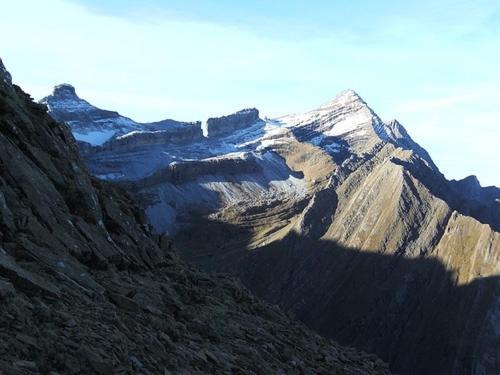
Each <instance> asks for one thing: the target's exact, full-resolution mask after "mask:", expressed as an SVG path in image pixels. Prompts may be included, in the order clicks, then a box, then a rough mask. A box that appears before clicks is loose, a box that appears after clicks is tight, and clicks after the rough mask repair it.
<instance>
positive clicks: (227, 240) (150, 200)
mask: <svg viewBox="0 0 500 375" xmlns="http://www.w3.org/2000/svg"><path fill="white" fill-rule="evenodd" d="M48 110H49V113H50V114H52V115H53V116H54V117H56V118H58V116H59V114H57V113H54V112H52V111H51V109H50V107H49V108H48ZM67 112H68V111H67ZM69 112H76V113H77V112H78V111H77V109H75V110H73V109H72V110H71V111H69ZM256 116H257V117H256ZM258 116H259V114H258V112H256V110H243V111H240V112H237V113H235V114H233V115H226V116H222V117H220V118H217V119H209V121H207V125H209V129H208V130H209V131H208V137H203V138H200V139H196V140H193V141H186V142H184V143H183V144H179V143H176V142H168V141H167V142H164V143H162V142H159V141H158V139H155V140H151V141H146V142H145V143H137V144H136V145H135V146H133V147H129V148H121V149H112V148H109V147H108V145H111V144H112V142H113V140H110V141H108V142H106V143H104V144H102V145H99V146H90V147H87V146H85V147H82V146H81V149H82V150H83V151H84V154H83V155H84V159H85V162H86V165H87V167H88V168H89V170H90V172H91V173H92V174H93V175H95V176H97V177H99V178H101V179H105V180H113V181H114V182H115V183H117V184H118V185H121V186H122V187H124V188H126V189H128V191H129V192H131V193H132V195H133V197H134V199H135V200H136V201H137V202H139V204H140V205H141V206H142V207H143V208H144V209H145V211H146V214H147V217H148V220H149V222H150V223H151V224H152V225H153V227H154V230H155V232H156V233H159V234H161V233H168V234H169V235H171V236H173V237H174V242H175V244H176V246H177V247H178V248H179V250H180V253H181V256H182V257H183V258H184V259H185V260H187V261H189V262H194V263H195V264H197V265H199V266H200V267H201V268H202V269H204V270H206V271H210V272H215V271H217V272H219V271H222V272H228V273H231V274H233V275H235V276H237V277H239V278H240V279H241V281H242V282H243V284H244V285H245V286H246V287H247V288H249V289H250V290H251V291H252V292H254V293H256V294H257V295H258V296H259V297H261V298H263V299H264V300H266V301H268V302H270V303H273V304H278V305H279V306H281V307H282V308H283V309H285V310H287V311H291V312H292V313H293V314H294V315H295V316H296V317H297V318H298V319H300V320H301V321H303V322H304V323H306V325H308V326H309V327H311V328H313V329H314V330H316V331H317V332H319V333H321V334H322V335H324V336H327V337H331V338H334V339H335V340H337V341H338V342H340V343H341V344H344V345H348V346H353V347H356V348H358V349H361V350H364V351H367V352H373V353H376V354H378V355H379V356H380V357H381V358H382V359H383V360H385V361H387V362H388V363H389V364H390V366H391V368H392V370H394V371H395V372H397V373H401V374H490V373H496V372H498V369H499V368H500V346H499V337H500V334H499V332H500V328H499V327H500V318H499V316H500V234H499V230H500V221H499V220H500V189H499V188H497V187H493V186H492V187H482V186H481V185H480V184H479V182H478V181H477V178H475V177H474V176H470V177H467V178H465V179H463V180H460V181H448V180H447V179H446V178H445V177H444V176H443V174H442V173H441V172H440V170H439V169H438V167H437V166H436V165H435V163H434V162H433V160H432V159H431V157H430V155H429V154H428V153H427V151H426V150H425V149H424V148H423V147H421V146H420V145H418V144H417V143H416V142H415V141H414V140H413V139H412V138H411V137H410V135H409V134H408V132H407V131H406V130H405V128H404V127H403V125H401V123H399V122H398V121H397V120H393V121H390V122H384V121H382V120H381V119H380V118H379V117H378V115H377V114H376V113H375V112H374V111H373V110H372V109H371V108H370V107H369V106H368V104H367V103H366V102H365V101H364V100H363V99H362V98H361V97H360V96H359V95H358V94H357V93H355V92H354V91H352V90H348V91H345V92H343V93H340V94H339V95H337V96H336V97H335V98H333V99H332V100H330V101H328V102H327V103H325V104H323V105H321V106H319V107H318V108H316V109H313V110H311V111H309V112H306V113H302V114H291V115H287V116H283V117H280V118H275V119H268V118H264V119H261V118H259V117H258ZM61 119H62V118H61ZM69 125H70V127H71V121H70V122H69ZM213 126H217V127H218V129H219V130H216V131H212V135H210V127H212V128H213ZM200 127H201V125H200ZM141 131H142V130H139V133H140V132H141ZM134 134H135V133H134ZM126 136H127V135H126V134H125V135H124V137H126ZM148 142H149V143H148Z"/></svg>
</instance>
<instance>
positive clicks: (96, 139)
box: [73, 130, 116, 146]
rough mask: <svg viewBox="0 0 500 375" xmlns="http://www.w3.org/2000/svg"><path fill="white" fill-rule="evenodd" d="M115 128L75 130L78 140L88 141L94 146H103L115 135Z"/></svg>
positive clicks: (74, 133)
mask: <svg viewBox="0 0 500 375" xmlns="http://www.w3.org/2000/svg"><path fill="white" fill-rule="evenodd" d="M115 133H116V131H115V130H102V131H89V132H87V133H77V132H73V136H74V137H75V139H76V140H77V141H82V142H87V143H90V144H91V145H93V146H101V145H102V144H103V143H105V142H106V141H108V140H109V139H111V137H113V135H115Z"/></svg>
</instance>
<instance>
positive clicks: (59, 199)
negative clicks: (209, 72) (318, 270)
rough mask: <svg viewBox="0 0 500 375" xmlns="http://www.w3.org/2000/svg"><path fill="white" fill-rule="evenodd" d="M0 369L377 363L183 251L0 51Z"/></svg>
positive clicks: (263, 370) (364, 369)
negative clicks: (93, 168)
mask: <svg viewBox="0 0 500 375" xmlns="http://www.w3.org/2000/svg"><path fill="white" fill-rule="evenodd" d="M0 373H5V374H37V373H44V374H48V373H51V374H56V373H59V374H88V373H98V374H111V373H130V374H132V373H133V374H137V373H141V374H159V373H161V374H170V373H175V374H196V373H227V374H233V373H248V374H250V373H255V374H270V373H286V374H292V373H297V374H313V373H314V374H316V373H323V374H333V373H341V374H385V373H389V371H388V370H387V367H386V366H385V365H384V364H383V363H382V362H381V361H380V360H379V359H377V358H376V357H375V356H373V355H367V354H363V353H360V352H357V351H354V350H351V349H345V348H343V347H340V346H338V345H336V344H335V343H333V342H332V341H330V340H327V339H324V338H321V337H320V336H318V335H316V334H314V333H312V332H311V331H309V330H307V329H306V328H305V327H303V326H302V325H301V324H298V323H296V322H294V321H292V320H290V319H289V318H288V317H287V316H285V315H284V314H283V313H282V312H281V311H280V310H278V309H277V308H275V307H272V306H269V305H267V304H265V303H262V302H260V301H259V300H257V299H256V298H255V297H253V295H251V294H250V293H249V292H247V291H246V290H245V289H242V287H240V286H239V285H238V284H237V283H236V282H235V281H234V280H233V279H231V278H229V277H226V276H223V275H219V276H217V275H208V274H205V273H202V272H199V271H197V270H196V269H193V268H191V267H188V266H186V265H185V264H184V263H182V262H181V261H180V260H179V259H178V258H177V256H176V255H175V252H174V250H173V249H172V244H171V242H170V241H169V240H168V239H167V238H166V237H164V236H157V235H154V234H153V233H152V232H151V228H150V226H149V225H148V224H146V220H145V217H144V215H143V214H142V212H141V211H139V210H138V209H137V208H136V206H135V204H134V203H133V202H132V201H131V199H130V198H129V197H128V195H127V194H126V193H125V192H124V191H123V190H121V189H120V188H118V187H116V186H113V185H111V184H109V183H106V182H101V181H99V180H97V179H96V178H94V177H91V176H89V174H88V173H87V170H86V167H85V166H84V165H83V163H82V161H81V159H80V157H79V156H78V152H77V148H76V143H75V141H74V139H73V137H72V136H71V133H70V131H69V128H68V127H67V126H65V125H63V124H60V123H57V122H55V121H54V120H53V119H51V118H50V117H49V116H48V115H47V114H46V107H44V106H41V105H39V104H36V103H34V102H32V100H31V98H30V97H29V96H28V95H27V94H25V93H24V92H22V90H21V89H20V88H18V87H17V86H13V85H12V83H11V78H10V75H9V74H8V73H7V72H6V71H5V69H4V67H3V65H2V64H1V62H0Z"/></svg>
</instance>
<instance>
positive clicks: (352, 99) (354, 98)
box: [318, 89, 366, 109]
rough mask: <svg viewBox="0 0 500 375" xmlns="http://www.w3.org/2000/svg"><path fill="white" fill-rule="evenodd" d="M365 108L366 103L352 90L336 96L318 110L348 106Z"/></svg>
mask: <svg viewBox="0 0 500 375" xmlns="http://www.w3.org/2000/svg"><path fill="white" fill-rule="evenodd" d="M354 104H356V105H362V106H366V102H365V101H364V100H363V99H362V98H361V96H359V94H358V93H357V92H356V91H354V90H350V89H349V90H344V91H341V92H340V93H339V94H338V95H336V96H335V97H334V98H333V99H331V100H329V101H327V102H326V103H323V104H322V105H321V106H320V107H319V108H318V109H328V108H331V107H339V106H350V105H354Z"/></svg>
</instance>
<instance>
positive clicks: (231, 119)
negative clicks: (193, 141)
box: [206, 108, 261, 137]
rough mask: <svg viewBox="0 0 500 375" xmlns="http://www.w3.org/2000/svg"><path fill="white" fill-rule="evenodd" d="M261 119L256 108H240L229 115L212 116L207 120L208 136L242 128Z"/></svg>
mask: <svg viewBox="0 0 500 375" xmlns="http://www.w3.org/2000/svg"><path fill="white" fill-rule="evenodd" d="M259 121H261V119H260V118H259V111H258V109H256V108H247V109H242V110H241V111H238V112H236V113H233V114H231V115H227V116H222V117H213V118H209V119H208V120H207V125H206V126H207V133H208V137H214V136H219V135H223V134H227V133H230V132H232V131H234V130H238V129H243V128H246V127H248V126H250V125H254V124H255V123H257V122H259Z"/></svg>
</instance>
